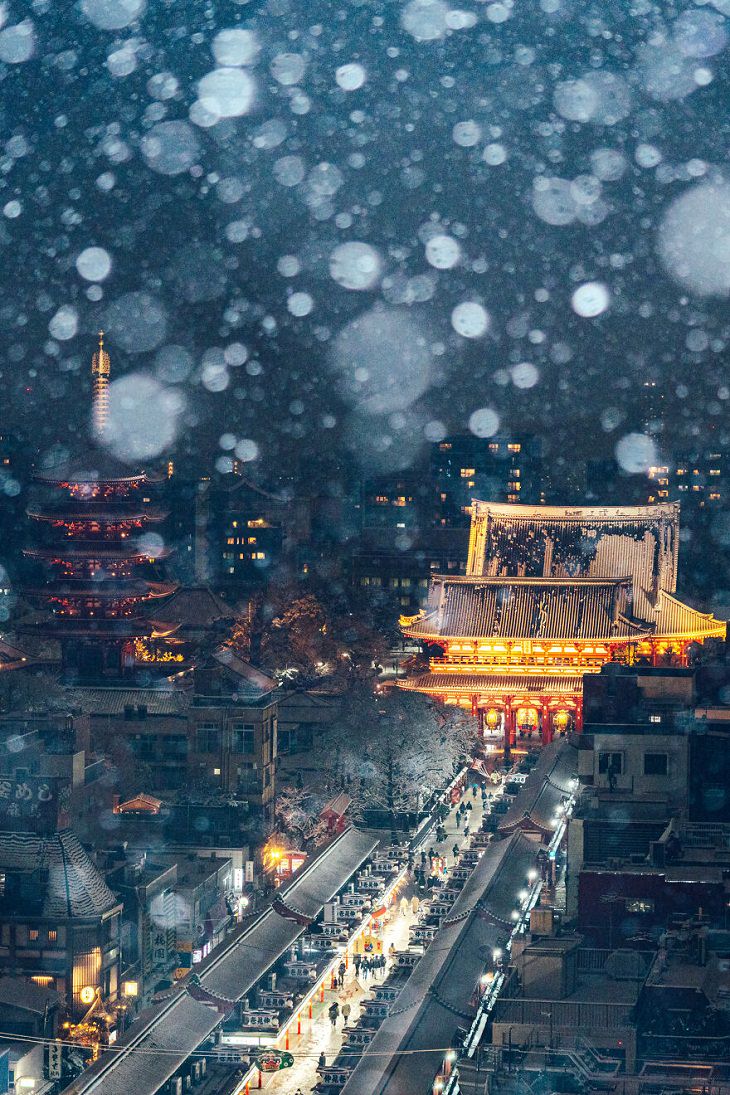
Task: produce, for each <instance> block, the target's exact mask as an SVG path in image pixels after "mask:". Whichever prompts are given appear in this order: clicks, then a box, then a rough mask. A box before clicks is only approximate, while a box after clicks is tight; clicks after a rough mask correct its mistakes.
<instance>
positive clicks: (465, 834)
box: [464, 821, 469, 840]
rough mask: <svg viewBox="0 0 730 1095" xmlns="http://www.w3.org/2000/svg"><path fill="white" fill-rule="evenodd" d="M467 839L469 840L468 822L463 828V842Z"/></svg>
mask: <svg viewBox="0 0 730 1095" xmlns="http://www.w3.org/2000/svg"><path fill="white" fill-rule="evenodd" d="M468 838H469V822H468V821H467V823H466V825H465V826H464V840H468Z"/></svg>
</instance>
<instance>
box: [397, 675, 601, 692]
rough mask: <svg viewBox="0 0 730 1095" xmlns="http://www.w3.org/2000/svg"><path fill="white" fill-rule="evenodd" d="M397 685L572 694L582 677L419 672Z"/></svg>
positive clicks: (416, 689)
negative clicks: (417, 675) (418, 674)
mask: <svg viewBox="0 0 730 1095" xmlns="http://www.w3.org/2000/svg"><path fill="white" fill-rule="evenodd" d="M398 687H399V688H405V689H406V691H409V692H411V691H412V692H436V693H439V694H444V695H448V694H449V693H450V692H453V693H456V694H458V693H461V694H463V693H464V692H470V693H474V695H479V694H483V693H490V694H494V695H502V694H504V695H510V694H513V695H519V694H521V693H523V692H524V693H527V692H529V693H530V694H531V695H539V694H540V693H542V692H544V693H546V694H549V695H573V693H580V692H581V690H582V688H583V677H582V676H580V675H576V674H565V675H564V676H563V675H562V674H558V673H550V674H542V673H454V672H452V673H438V672H437V673H423V674H421V676H420V677H412V678H410V679H409V680H400V681H398Z"/></svg>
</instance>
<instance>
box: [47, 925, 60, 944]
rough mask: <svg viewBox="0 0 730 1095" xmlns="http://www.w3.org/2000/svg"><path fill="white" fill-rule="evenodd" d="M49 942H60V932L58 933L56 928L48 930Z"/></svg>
mask: <svg viewBox="0 0 730 1095" xmlns="http://www.w3.org/2000/svg"><path fill="white" fill-rule="evenodd" d="M48 942H49V943H56V942H58V932H57V931H56V929H55V928H49V929H48Z"/></svg>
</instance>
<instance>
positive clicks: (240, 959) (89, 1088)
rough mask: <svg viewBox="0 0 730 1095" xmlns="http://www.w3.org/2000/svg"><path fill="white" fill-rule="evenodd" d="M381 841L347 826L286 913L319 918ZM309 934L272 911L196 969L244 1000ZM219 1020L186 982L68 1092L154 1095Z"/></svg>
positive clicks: (210, 986) (287, 891)
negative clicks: (298, 940)
mask: <svg viewBox="0 0 730 1095" xmlns="http://www.w3.org/2000/svg"><path fill="white" fill-rule="evenodd" d="M377 843H378V841H377V840H374V839H373V838H372V837H369V836H367V835H366V834H365V833H361V832H359V831H358V830H357V829H353V828H350V829H346V830H345V832H344V833H342V834H341V836H339V837H337V838H336V839H335V840H333V841H332V842H331V843H330V844H328V845H327V846H326V847H325V848H323V849H322V851H321V852H320V853H319V854H318V855H316V856H315V857H314V858H312V859H310V860H308V861H307V862H306V863H305V864H304V866H303V867H302V868H301V870H300V871H299V872H298V873H297V874H296V875H295V876H294V877H293V879H292V880H291V882H289V884H288V885H287V886H284V887H282V888H281V889H280V890H278V891H277V895H278V896H279V897H280V898H282V899H283V900H284V902H285V903H286V905H287V907H288V908H290V909H296V910H297V911H299V912H301V913H303V914H304V915H305V916H306V917H315V916H317V915H318V914H319V912H320V911H321V910H322V908H323V906H324V904H325V903H326V902H327V901H329V900H330V899H331V898H332V897H334V895H335V894H336V893H337V892H338V891H339V890H341V889H342V887H343V886H344V885H345V883H346V882H347V881H348V880H349V878H350V877H351V876H352V875H353V874H354V873H355V871H356V870H357V869H358V868H359V867H360V866H361V865H362V864H363V863H364V862H365V860H366V859H367V858H368V857H369V856H370V855H371V854H372V852H373V851H374V849H375V847H376V846H377ZM304 930H305V925H304V924H300V923H296V922H295V921H293V920H289V919H288V918H286V917H284V916H282V915H280V914H279V913H277V912H276V911H275V910H274V909H273V908H272V907H269V908H268V909H266V910H265V911H264V912H263V913H261V915H260V916H258V917H257V918H256V919H255V920H254V921H253V922H252V923H250V924H248V925H245V926H243V927H242V928H240V929H239V930H238V931H237V932H235V933H234V934H233V935H232V936H231V937H229V939H228V940H227V941H226V943H224V944H223V945H222V946H221V947H218V948H216V950H215V951H214V952H213V954H212V955H211V956H210V957H209V959H208V960H207V962H206V963H205V964H204V965H203V966H201V967H198V971H199V976H200V983H201V985H202V987H203V988H204V989H205V990H206V991H208V992H210V993H213V994H215V995H218V996H221V997H225V998H227V999H231V1000H236V999H241V998H242V997H243V996H245V995H246V994H247V993H248V992H249V991H250V989H251V988H252V986H253V985H255V984H256V982H257V981H259V980H260V979H261V978H262V977H263V976H264V974H265V973H266V972H267V971H268V970H269V969H270V967H271V966H272V965H273V964H274V962H276V961H277V959H278V958H279V957H280V956H281V955H282V954H284V953H285V952H286V950H287V949H288V948H289V947H290V946H291V944H292V943H293V942H294V940H295V939H296V938H297V937H298V936H299V935H300V934H301V933H302V932H303V931H304ZM220 1019H221V1015H220V1014H219V1013H217V1012H215V1011H213V1010H212V1009H211V1008H210V1007H208V1006H207V1005H205V1004H203V1003H200V1002H199V1001H195V1000H193V999H191V997H190V996H189V995H188V992H187V990H186V987H185V982H182V983H181V984H180V986H179V987H178V988H177V989H176V990H173V992H172V995H171V996H169V997H168V998H167V999H166V1000H165V1001H163V1002H162V1003H160V1004H158V1005H156V1006H155V1007H153V1008H151V1009H149V1010H148V1011H147V1012H145V1013H143V1014H142V1015H141V1016H140V1017H139V1019H138V1020H137V1021H136V1022H135V1023H133V1025H132V1026H131V1028H130V1029H129V1031H128V1032H127V1034H126V1035H125V1037H124V1038H123V1039H122V1040H121V1042H120V1043H119V1044H118V1046H117V1047H116V1049H115V1050H114V1051H113V1052H109V1053H106V1054H104V1055H102V1057H101V1058H100V1059H99V1061H97V1062H96V1063H95V1064H94V1065H92V1067H91V1068H90V1069H88V1070H87V1071H86V1072H85V1073H83V1075H81V1076H80V1077H79V1078H78V1079H77V1080H76V1081H75V1082H74V1083H73V1084H71V1086H70V1087H68V1088H66V1089H65V1092H64V1095H82V1093H83V1095H90V1093H92V1092H93V1093H97V1092H99V1093H101V1095H130V1093H131V1092H134V1095H154V1093H155V1092H157V1091H159V1089H160V1087H162V1085H163V1084H164V1083H165V1081H166V1080H167V1079H169V1077H170V1076H172V1075H173V1073H174V1072H175V1071H176V1070H177V1069H178V1068H179V1066H180V1065H181V1064H182V1063H183V1061H185V1060H186V1059H187V1058H188V1057H189V1056H190V1054H191V1053H193V1052H194V1051H195V1050H196V1049H197V1048H198V1046H200V1044H201V1043H202V1042H203V1041H204V1040H205V1038H206V1037H207V1036H208V1034H210V1032H211V1031H212V1030H214V1029H215V1027H216V1026H217V1024H218V1023H219V1021H220ZM137 1050H140V1051H141V1052H135V1051H137Z"/></svg>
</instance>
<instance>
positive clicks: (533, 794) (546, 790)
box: [499, 738, 578, 835]
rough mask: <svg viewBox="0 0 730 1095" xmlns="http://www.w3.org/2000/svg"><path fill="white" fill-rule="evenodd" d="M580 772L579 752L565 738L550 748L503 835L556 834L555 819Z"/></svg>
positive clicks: (529, 779)
mask: <svg viewBox="0 0 730 1095" xmlns="http://www.w3.org/2000/svg"><path fill="white" fill-rule="evenodd" d="M577 770H578V750H577V748H576V747H575V746H574V745H571V744H570V742H569V741H567V740H566V739H565V738H563V739H561V740H560V741H554V742H552V744H551V745H548V746H546V748H545V749H543V750H542V752H541V754H540V759H539V760H538V762H537V764H536V765H535V767H534V768H533V770H532V771H531V772H530V774H529V776H528V777H527V779H526V780H525V782H524V784H523V785H522V787H521V788H520V790H519V793H518V794H517V795H516V796H515V799H514V802H513V803H512V805H511V806H510V808H509V810H508V811H507V813H506V814H505V815H504V817H503V818H502V820H501V821H500V823H499V831H500V832H501V833H512V832H514V831H515V829H518V828H520V829H524V830H525V831H527V832H540V833H542V834H543V835H545V834H550V835H552V833H553V830H554V826H553V824H552V820H553V818H554V816H555V811H556V810H557V808H558V806H559V805H560V803H561V801H562V799H563V798H564V797H565V796H567V795H568V794H569V793H570V791H571V787H572V781H573V778H574V777H575V775H576V773H577Z"/></svg>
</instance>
